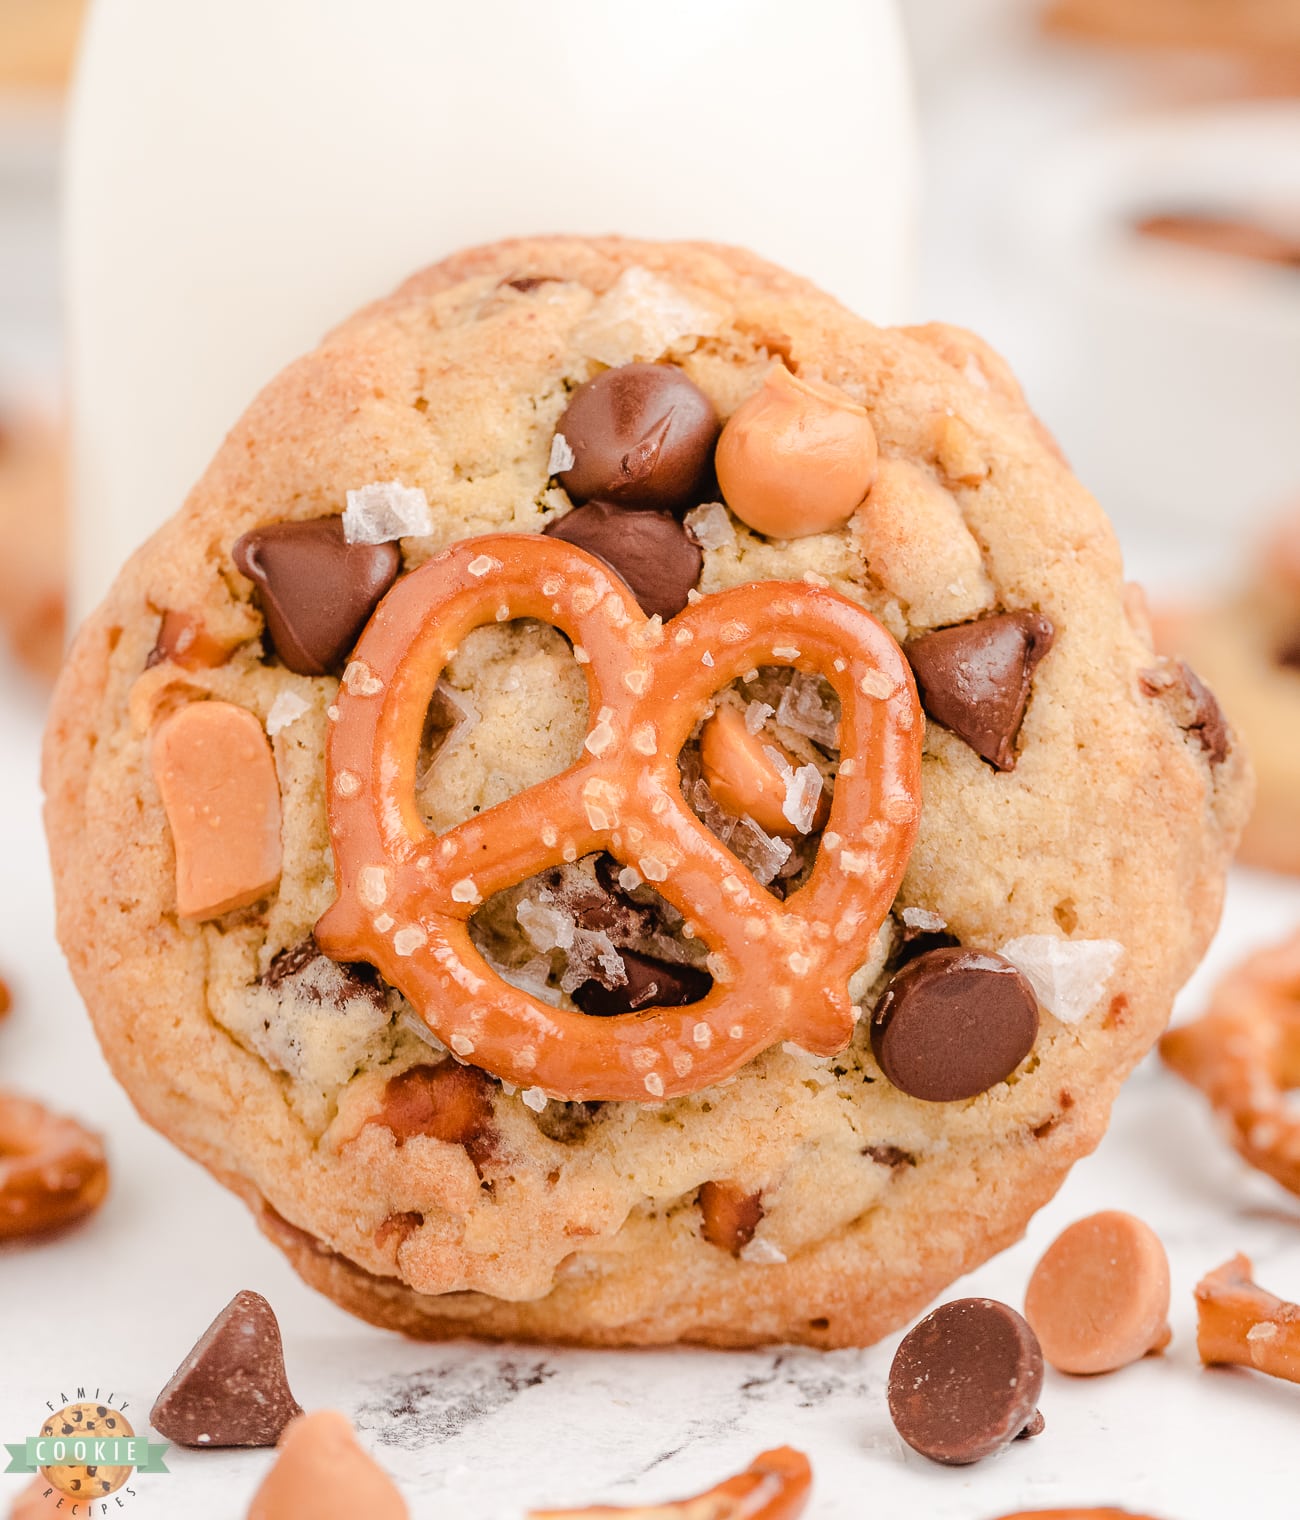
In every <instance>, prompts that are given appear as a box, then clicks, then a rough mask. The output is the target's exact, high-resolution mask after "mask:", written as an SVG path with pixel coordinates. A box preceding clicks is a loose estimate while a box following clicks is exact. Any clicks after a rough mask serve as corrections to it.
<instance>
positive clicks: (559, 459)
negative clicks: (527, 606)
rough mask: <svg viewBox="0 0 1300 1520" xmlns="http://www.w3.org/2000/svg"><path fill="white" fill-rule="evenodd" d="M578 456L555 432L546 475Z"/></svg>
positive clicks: (570, 464)
mask: <svg viewBox="0 0 1300 1520" xmlns="http://www.w3.org/2000/svg"><path fill="white" fill-rule="evenodd" d="M577 458H578V456H577V455H576V454H575V453H574V452H573V449H572V448H571V447H570V445H569V440H568V439H567V438H566V437H565V436H564V434H563V433H556V435H555V437H554V438H552V439H551V457H550V459H549V460H548V461H547V464H546V473H547V474H548V475H562V474H563V473H564V471H565V470H571V469H572V468H573V466H574V464H576V463H577ZM546 594H547V596H554V595H555V593H554V592H553V591H548V592H547V593H546Z"/></svg>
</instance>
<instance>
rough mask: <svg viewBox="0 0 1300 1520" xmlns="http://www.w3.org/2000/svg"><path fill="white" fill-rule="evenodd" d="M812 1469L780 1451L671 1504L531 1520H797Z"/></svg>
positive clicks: (606, 1507) (538, 1512) (561, 1512)
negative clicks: (694, 1494) (723, 1480)
mask: <svg viewBox="0 0 1300 1520" xmlns="http://www.w3.org/2000/svg"><path fill="white" fill-rule="evenodd" d="M811 1489H812V1466H811V1464H810V1463H809V1461H808V1458H807V1457H805V1456H804V1454H803V1452H801V1451H795V1450H794V1448H793V1447H791V1446H778V1447H776V1448H775V1450H773V1451H765V1452H761V1453H760V1454H759V1455H758V1456H757V1457H755V1458H754V1460H753V1461H752V1462H751V1463H750V1464H749V1466H748V1467H747V1468H746V1469H745V1471H744V1472H742V1473H737V1474H736V1475H735V1476H734V1477H732V1478H728V1479H727V1480H726V1481H725V1482H723V1483H719V1484H718V1485H717V1487H716V1488H711V1489H709V1490H708V1492H707V1493H703V1494H697V1495H696V1496H695V1497H694V1498H692V1499H678V1500H677V1501H676V1502H675V1503H671V1504H648V1505H635V1506H633V1507H631V1508H627V1507H625V1506H620V1505H614V1504H596V1505H593V1506H592V1507H591V1508H590V1509H534V1510H530V1511H529V1520H795V1517H796V1516H798V1515H801V1514H802V1513H803V1510H804V1506H805V1505H806V1504H807V1503H808V1494H809V1492H810V1491H811Z"/></svg>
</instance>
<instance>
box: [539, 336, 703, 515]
mask: <svg viewBox="0 0 1300 1520" xmlns="http://www.w3.org/2000/svg"><path fill="white" fill-rule="evenodd" d="M556 432H557V433H560V434H562V435H563V437H564V440H565V442H566V443H567V444H568V445H569V448H570V449H571V450H572V452H573V456H574V458H573V463H572V464H571V465H570V466H569V468H568V469H567V470H561V471H560V472H559V474H558V475H557V477H556V478H557V479H558V480H559V482H560V484H561V485H562V486H563V487H564V489H565V490H566V491H567V492H568V493H569V495H570V496H571V497H572V498H573V500H574V501H577V502H583V501H591V500H592V499H593V498H595V497H599V498H600V500H601V501H610V502H615V503H617V504H618V505H619V506H623V507H641V508H645V507H652V508H659V509H661V510H663V511H668V512H676V511H681V510H683V509H684V508H686V507H693V506H695V505H696V503H697V502H698V500H699V493H700V491H701V490H702V489H703V486H704V483H705V481H706V480H707V479H708V476H709V471H710V468H711V466H712V463H713V446H714V444H715V442H716V441H717V437H718V417H717V413H716V412H715V411H714V410H713V403H712V402H711V401H710V400H709V398H708V397H707V396H706V395H705V394H704V392H703V391H702V390H701V389H700V388H699V386H698V385H696V384H695V382H694V381H693V380H691V379H690V378H689V377H688V376H687V375H686V374H685V373H684V372H683V371H682V370H680V369H678V368H677V367H676V366H675V365H672V364H624V365H621V366H620V367H619V368H617V369H607V370H605V371H604V373H603V374H600V375H597V376H596V378H595V379H594V380H589V381H588V382H587V383H586V385H583V386H581V387H579V389H578V390H577V391H575V392H574V394H573V398H572V400H571V401H570V402H569V405H568V407H567V408H566V409H565V412H564V415H563V416H562V417H561V418H560V420H559V423H558V424H557V426H556Z"/></svg>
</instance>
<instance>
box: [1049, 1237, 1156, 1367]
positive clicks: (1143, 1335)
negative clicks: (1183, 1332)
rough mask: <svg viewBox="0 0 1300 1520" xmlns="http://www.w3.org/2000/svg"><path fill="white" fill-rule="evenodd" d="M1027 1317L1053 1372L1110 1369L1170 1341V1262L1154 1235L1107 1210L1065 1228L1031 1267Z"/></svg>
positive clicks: (1127, 1362) (1133, 1360) (1125, 1365)
mask: <svg viewBox="0 0 1300 1520" xmlns="http://www.w3.org/2000/svg"><path fill="white" fill-rule="evenodd" d="M1025 1318H1026V1319H1027V1320H1028V1321H1029V1323H1030V1325H1032V1326H1033V1330H1034V1334H1035V1335H1037V1337H1038V1340H1039V1344H1040V1345H1041V1346H1042V1348H1043V1356H1044V1358H1045V1359H1046V1360H1047V1361H1048V1362H1049V1363H1050V1364H1051V1365H1052V1366H1053V1367H1055V1368H1056V1369H1057V1371H1058V1372H1074V1373H1096V1372H1114V1371H1116V1370H1117V1369H1118V1368H1120V1367H1127V1366H1128V1365H1129V1363H1130V1362H1136V1361H1140V1360H1141V1358H1142V1357H1144V1356H1147V1355H1149V1354H1150V1353H1151V1352H1153V1351H1163V1350H1164V1348H1165V1347H1166V1346H1167V1345H1168V1344H1169V1259H1168V1257H1167V1256H1166V1255H1165V1248H1164V1246H1163V1245H1161V1243H1160V1238H1159V1236H1158V1235H1157V1234H1156V1233H1155V1231H1154V1230H1153V1229H1151V1227H1150V1226H1149V1225H1146V1224H1143V1222H1142V1221H1141V1220H1140V1219H1135V1218H1134V1217H1133V1215H1132V1214H1125V1213H1121V1212H1120V1211H1119V1210H1118V1209H1108V1210H1106V1211H1104V1212H1103V1213H1100V1214H1091V1215H1089V1216H1088V1218H1086V1219H1080V1220H1078V1221H1077V1222H1076V1223H1075V1224H1072V1225H1071V1226H1070V1227H1069V1228H1068V1229H1067V1230H1063V1231H1062V1232H1061V1234H1060V1235H1058V1236H1057V1238H1056V1240H1055V1241H1054V1242H1053V1243H1052V1244H1051V1245H1050V1246H1049V1247H1048V1249H1047V1252H1046V1253H1045V1255H1044V1256H1043V1258H1042V1260H1041V1261H1040V1262H1039V1263H1038V1265H1037V1266H1036V1267H1035V1268H1034V1273H1033V1276H1032V1277H1031V1278H1030V1279H1029V1290H1028V1292H1027V1293H1026V1294H1025Z"/></svg>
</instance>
